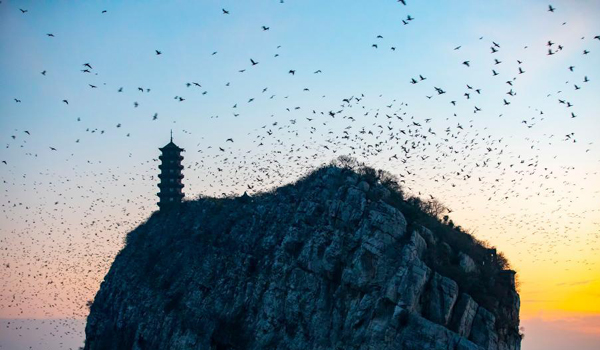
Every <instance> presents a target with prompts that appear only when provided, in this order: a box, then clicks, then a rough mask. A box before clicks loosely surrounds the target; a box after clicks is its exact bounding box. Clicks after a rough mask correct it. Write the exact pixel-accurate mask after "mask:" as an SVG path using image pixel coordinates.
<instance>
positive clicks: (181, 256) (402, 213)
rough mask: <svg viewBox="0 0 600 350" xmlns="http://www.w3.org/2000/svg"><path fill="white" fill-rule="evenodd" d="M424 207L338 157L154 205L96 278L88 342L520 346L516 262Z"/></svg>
mask: <svg viewBox="0 0 600 350" xmlns="http://www.w3.org/2000/svg"><path fill="white" fill-rule="evenodd" d="M431 209H432V208H431V203H428V202H423V201H421V200H419V199H416V198H404V197H403V194H402V191H401V188H400V186H398V185H397V182H395V181H394V179H393V178H392V177H390V176H389V175H388V174H386V173H384V172H378V171H374V170H373V169H369V168H364V167H357V166H356V165H352V166H351V165H348V164H347V163H344V164H338V165H337V166H328V167H324V168H321V169H319V170H317V171H315V172H313V173H311V174H309V175H308V176H306V177H305V178H303V179H301V180H299V181H298V182H296V183H295V184H292V185H288V186H285V187H281V188H279V189H276V190H274V191H272V192H270V193H263V194H260V195H256V196H253V197H247V196H244V197H239V198H227V199H216V198H201V199H198V200H195V201H189V202H185V203H183V204H182V205H181V206H180V207H179V208H177V209H175V210H171V211H167V212H157V213H155V214H154V215H152V216H151V217H150V219H149V220H148V221H147V222H146V223H144V224H142V225H140V226H139V227H138V228H136V229H135V230H134V231H132V232H131V233H130V234H129V235H128V237H127V244H126V246H125V248H124V249H123V250H122V251H121V252H120V253H119V255H118V256H117V257H116V259H115V261H114V263H113V265H112V267H111V269H110V271H109V273H108V274H107V276H106V278H105V280H104V282H103V283H102V285H101V288H100V290H99V292H98V294H97V295H96V298H95V300H94V302H93V304H92V306H91V310H90V315H89V317H88V322H87V326H86V343H85V349H89V350H97V349H216V350H225V349H405V350H409V349H415V350H417V349H418V350H423V349H448V350H450V349H452V350H482V349H487V350H496V349H497V350H515V349H520V343H521V335H520V334H519V296H518V294H517V292H516V290H515V282H514V277H515V276H514V272H513V271H510V270H507V269H506V268H507V263H506V261H505V260H504V259H503V258H502V256H501V255H499V254H496V252H495V250H494V249H491V248H489V247H485V246H483V245H482V244H480V242H478V241H477V240H475V239H474V238H473V237H471V236H470V235H468V234H467V233H465V232H463V230H462V229H460V227H456V226H454V225H453V224H452V223H451V222H450V221H448V220H447V218H443V219H441V220H439V219H438V218H436V217H435V216H434V215H435V214H439V213H436V212H435V211H432V210H431Z"/></svg>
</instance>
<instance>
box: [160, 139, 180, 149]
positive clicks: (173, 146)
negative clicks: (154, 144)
mask: <svg viewBox="0 0 600 350" xmlns="http://www.w3.org/2000/svg"><path fill="white" fill-rule="evenodd" d="M159 150H161V151H162V150H178V151H183V148H180V147H179V146H177V145H176V144H174V143H173V141H171V142H169V143H167V144H166V145H165V146H164V147H162V148H159Z"/></svg>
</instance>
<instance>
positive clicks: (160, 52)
mask: <svg viewBox="0 0 600 350" xmlns="http://www.w3.org/2000/svg"><path fill="white" fill-rule="evenodd" d="M154 52H156V55H157V56H158V55H162V51H158V50H154Z"/></svg>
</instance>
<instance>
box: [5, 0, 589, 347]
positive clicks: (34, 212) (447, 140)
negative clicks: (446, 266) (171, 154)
mask: <svg viewBox="0 0 600 350" xmlns="http://www.w3.org/2000/svg"><path fill="white" fill-rule="evenodd" d="M407 2H408V5H407V6H403V5H401V4H400V3H398V2H396V1H392V0H385V1H337V0H335V1H333V0H332V1H317V0H305V1H300V0H285V2H284V3H280V2H279V0H261V1H173V2H167V1H145V2H143V3H142V2H127V3H123V2H117V1H111V2H66V1H44V2H33V1H19V2H16V1H6V0H3V1H2V3H0V140H1V141H2V143H3V144H2V146H3V147H2V148H0V161H6V163H7V164H3V163H0V180H1V182H0V186H1V187H0V190H1V192H2V194H1V195H0V210H1V213H0V262H1V263H2V265H1V266H2V268H0V281H1V282H0V283H1V288H0V318H5V319H15V318H33V319H41V318H51V319H56V318H83V317H85V316H86V315H87V309H86V302H87V301H88V300H91V299H93V297H94V295H95V293H96V291H97V289H98V287H99V284H100V282H101V281H102V278H103V276H104V275H105V274H106V272H107V270H108V268H109V267H110V263H111V262H112V259H113V258H114V256H115V255H116V253H117V252H118V251H119V250H120V249H121V248H122V246H123V243H124V237H125V235H126V233H127V232H128V231H129V230H130V229H132V228H134V227H136V226H137V225H139V224H140V223H141V222H143V221H144V220H145V219H146V218H147V217H148V216H149V215H150V214H151V213H152V211H154V210H156V209H157V207H156V205H155V202H156V197H155V193H156V192H157V187H156V182H157V178H156V174H157V173H158V170H157V166H158V163H157V161H156V158H157V157H158V147H161V146H163V145H164V144H165V143H167V142H168V137H169V130H170V129H173V132H174V135H175V141H176V143H178V144H179V146H181V147H184V148H185V149H186V153H185V154H184V156H185V160H184V165H185V166H186V170H185V176H186V177H185V179H184V183H185V185H186V187H185V188H184V191H185V192H186V194H187V196H188V198H193V197H194V196H197V195H201V194H202V195H222V193H236V194H239V193H241V192H243V191H244V190H246V189H247V185H248V184H251V185H254V189H253V190H260V189H268V188H271V187H273V186H278V185H280V184H282V183H287V182H290V181H293V180H294V179H296V178H298V177H299V176H300V175H302V174H303V173H305V172H306V171H308V170H309V169H311V168H314V167H315V166H318V165H320V164H323V163H326V162H328V161H330V160H332V159H334V158H335V157H337V156H338V155H340V154H352V151H353V150H352V149H351V148H350V146H351V145H352V142H350V141H347V142H346V141H342V139H341V138H340V137H341V136H343V135H344V134H343V132H344V131H347V132H349V133H350V134H351V135H353V137H354V136H357V135H361V137H364V138H365V139H364V140H366V141H364V142H371V141H372V143H373V144H375V143H376V142H379V141H381V139H377V138H376V137H377V136H378V134H377V132H378V130H385V126H386V125H388V126H390V127H394V128H395V129H407V128H408V127H409V125H410V124H411V123H412V121H416V122H419V123H420V124H422V125H424V127H425V129H424V130H427V129H428V128H431V130H433V131H435V132H436V135H435V136H434V135H430V140H431V142H432V144H433V143H436V144H439V145H441V146H439V147H429V148H427V149H424V150H423V151H422V152H421V153H417V154H415V156H414V157H412V158H411V159H406V163H403V162H401V161H400V160H397V159H394V158H390V157H391V156H392V155H394V154H398V155H401V154H402V152H401V150H399V147H400V146H399V145H398V146H397V147H396V148H393V147H386V148H384V149H383V151H382V152H379V153H377V154H371V155H366V154H364V153H363V154H360V153H359V154H353V155H354V156H356V157H357V158H358V159H359V160H361V161H365V162H367V163H368V164H370V165H372V166H374V167H377V168H381V169H385V170H388V171H390V172H392V173H394V174H397V175H400V176H402V179H403V180H405V182H404V185H405V189H406V191H407V192H409V193H412V194H415V195H421V196H423V197H428V196H429V195H433V196H435V197H436V198H439V199H440V200H441V201H442V202H444V203H445V204H447V205H448V206H449V207H450V208H452V213H451V214H450V216H451V218H452V219H453V220H454V221H455V222H456V223H458V224H460V225H461V226H463V227H465V228H467V229H469V230H470V231H471V232H474V235H475V236H476V237H478V238H479V239H482V240H486V241H488V242H490V244H492V245H495V246H497V247H498V249H499V250H500V251H502V252H504V253H505V254H506V256H507V257H508V258H509V260H510V262H511V264H512V267H513V268H514V269H515V270H517V271H518V276H519V281H520V294H521V318H522V324H523V325H524V327H525V334H526V338H525V341H524V346H523V349H524V350H529V349H554V348H555V349H562V348H564V347H563V346H561V345H564V343H561V341H564V340H565V339H570V340H572V343H571V344H576V345H578V346H579V348H580V349H592V348H597V346H596V347H594V346H595V345H598V344H600V254H599V250H600V175H599V171H600V148H599V145H598V142H599V141H600V136H599V135H600V99H599V98H598V96H600V94H599V92H600V89H599V88H600V85H599V84H600V40H597V39H596V40H595V39H594V36H596V35H600V22H599V21H598V18H600V2H598V1H593V0H590V1H583V0H581V1H553V2H552V5H553V6H554V7H555V8H556V11H555V12H554V13H551V12H548V2H544V1H534V0H532V1H517V0H510V1H503V2H489V1H485V2H484V1H452V2H448V1H410V0H408V1H407ZM222 8H225V9H228V10H229V11H230V14H228V15H225V14H223V13H222V11H221V9H222ZM19 9H24V10H27V12H26V13H22V12H21V11H19ZM102 10H106V11H107V12H106V13H102ZM407 15H411V16H412V17H414V20H412V21H409V24H408V25H403V23H402V20H406V17H407ZM563 23H564V24H563ZM263 25H264V26H268V27H269V28H270V29H269V30H268V31H263V30H262V29H261V26H263ZM48 33H52V34H53V35H54V37H49V36H47V35H46V34H48ZM378 35H381V36H382V37H383V38H377V36H378ZM549 40H551V41H552V42H554V43H555V44H554V45H553V46H552V49H553V50H557V45H562V46H563V48H564V49H563V50H561V51H559V52H557V53H556V54H555V55H552V56H548V55H547V52H548V46H547V42H548V41H549ZM493 42H496V43H497V44H499V45H500V48H499V51H498V52H497V53H494V54H492V53H491V50H490V47H491V46H492V45H493ZM372 44H377V46H378V48H373V47H372ZM392 46H393V47H395V48H396V50H395V51H393V50H391V49H390V48H391V47H392ZM458 46H460V49H458V50H454V48H455V47H458ZM155 50H160V51H161V52H162V54H161V55H159V56H157V55H156V54H155ZM584 50H588V51H589V54H587V55H584V54H583V51H584ZM213 52H217V53H216V54H214V55H213ZM276 55H277V57H275V56H276ZM251 58H252V59H254V60H255V61H258V62H259V64H258V65H256V66H251V64H250V59H251ZM494 58H496V59H498V60H500V61H502V63H501V64H498V65H495V64H494ZM467 60H468V61H469V62H470V67H466V66H465V65H463V64H462V62H463V61H467ZM517 60H520V61H521V62H522V63H521V64H519V63H518V62H517ZM84 63H90V65H91V66H92V67H93V69H92V70H91V73H83V72H82V71H81V70H82V69H84V68H85V67H84V66H83V64H84ZM569 66H574V69H573V71H572V72H571V71H570V70H569ZM519 67H521V68H522V69H523V70H524V71H525V73H524V74H519V73H518V69H519ZM244 69H245V71H244V72H243V73H241V72H239V70H244ZM290 69H293V70H295V71H296V74H295V75H290V74H288V71H289V70H290ZM492 69H495V70H496V71H497V72H498V73H499V75H498V76H493V75H492ZM317 70H321V71H322V73H319V74H314V72H315V71H317ZM42 71H46V74H45V75H42V74H41V72H42ZM419 74H421V75H423V76H425V77H426V78H427V80H425V81H422V82H419V83H418V84H415V85H413V84H410V80H411V78H417V79H418V76H419ZM586 76H587V77H588V80H589V82H584V78H585V77H586ZM513 78H516V79H514V80H513ZM509 80H510V81H512V83H513V86H512V87H511V86H509V85H508V84H507V83H506V81H509ZM192 82H197V83H199V84H200V85H201V87H196V86H194V85H192V86H190V87H187V86H186V83H192ZM227 83H229V84H227ZM89 84H92V85H94V86H97V88H90V86H89ZM467 84H469V85H470V86H472V87H473V88H474V89H481V94H478V93H476V92H475V91H474V90H469V89H468V88H467V87H466V85H467ZM574 85H577V86H578V87H581V89H579V90H575V87H574ZM121 87H122V88H123V92H121V93H119V92H118V89H119V88H121ZM138 87H141V88H143V89H144V92H140V91H138V90H137V89H138ZM434 87H440V88H442V89H444V90H445V91H447V93H446V94H444V95H437V93H436V92H435V90H434ZM264 88H267V91H266V92H262V91H263V89H264ZM305 88H308V91H305V90H304V89H305ZM511 88H512V89H513V90H514V92H516V96H509V95H507V94H506V93H507V92H508V91H509V90H510V89H511ZM146 89H150V91H149V92H146ZM203 92H206V93H205V94H203ZM465 92H470V93H471V99H469V100H467V99H466V97H464V95H463V94H464V93H465ZM273 95H274V96H273ZM363 95H364V97H363V98H362V101H361V103H355V106H354V107H349V106H345V107H341V105H342V104H343V102H342V100H343V99H344V98H349V97H350V96H355V97H361V96H363ZM175 96H182V97H183V98H185V101H182V102H179V101H178V100H176V99H174V97H175ZM272 96H273V97H272ZM426 96H431V97H432V98H431V99H430V98H427V97H426ZM271 97H272V98H271ZM251 98H253V99H254V100H253V101H252V102H248V101H249V99H251ZM14 99H19V100H20V101H21V102H20V103H16V102H15V101H14ZM503 99H506V100H508V101H510V103H511V104H510V105H509V106H505V105H504V104H503ZM559 99H561V100H565V101H568V102H570V103H571V104H572V105H573V106H572V107H566V106H565V105H564V104H561V103H559ZM63 100H68V102H69V103H68V105H67V104H65V103H64V102H62V101H63ZM453 100H454V101H457V103H456V106H453V105H452V104H451V103H450V101H453ZM135 102H137V103H138V104H139V106H138V107H134V103H135ZM234 106H235V108H234ZM388 106H391V107H388ZM475 106H477V107H478V108H481V112H478V113H473V110H474V107H475ZM296 107H300V108H299V109H296ZM342 108H343V109H344V113H340V115H338V116H337V117H336V118H331V117H329V116H328V115H327V113H328V111H338V110H340V109H342ZM288 109H289V110H288ZM313 110H314V111H315V112H316V113H313ZM321 112H323V113H324V114H321ZM367 112H368V113H369V114H368V115H365V113H367ZM156 113H157V117H158V118H157V119H156V120H153V115H155V114H156ZM392 113H398V115H402V116H404V120H403V121H400V120H398V119H396V118H393V119H392V120H388V119H387V118H386V117H385V114H390V115H391V114H392ZM403 113H406V114H403ZM542 113H543V114H542ZM571 113H574V114H575V115H576V118H571ZM342 115H343V116H342ZM376 115H377V116H378V117H375V116H376ZM348 117H352V118H353V120H350V119H348ZM306 118H311V119H312V120H311V121H309V120H308V119H306ZM411 118H412V119H411ZM274 123H277V125H274ZM390 123H391V124H390ZM118 124H120V127H117V125H118ZM379 125H381V126H383V127H382V128H379ZM458 125H460V126H461V127H462V128H463V129H459V128H458ZM263 126H265V128H264V129H263ZM363 128H364V129H365V130H373V131H374V132H375V135H373V136H370V135H364V136H362V134H359V131H360V130H361V129H363ZM268 130H270V131H271V132H272V133H273V135H268V134H267V133H266V132H267V131H268ZM446 130H449V131H448V132H447V131H446ZM25 131H28V132H29V134H30V135H28V134H26V133H25ZM571 133H573V134H571ZM567 134H569V136H568V137H567V136H566V135H567ZM385 135H386V134H383V136H382V139H385V138H387V137H386V136H385ZM13 136H14V138H13ZM230 137H231V138H233V139H234V140H235V142H234V143H226V142H225V140H226V139H227V138H230ZM352 140H354V138H353V139H352ZM574 140H575V141H576V142H574ZM332 142H333V143H332ZM336 142H337V143H336ZM340 142H341V143H340ZM260 143H262V144H263V145H262V146H259V144H260ZM326 145H329V147H328V148H325V147H324V146H326ZM333 145H335V147H334V146H333ZM449 146H451V147H452V148H449ZM50 147H54V148H56V151H52V150H51V149H50ZM219 147H223V148H224V149H225V152H221V151H219ZM488 147H490V148H491V149H492V151H489V150H487V148H488ZM300 155H301V156H302V159H299V158H296V157H298V156H300ZM421 157H423V158H424V159H423V158H421ZM427 157H429V158H427ZM399 158H402V157H399ZM483 162H485V163H486V165H485V166H483ZM498 163H500V164H498ZM218 169H221V171H219V170H218ZM457 173H461V175H460V176H457V175H456V174H457ZM266 174H268V175H266ZM464 174H469V175H470V178H468V179H466V178H465V177H464ZM256 178H261V179H263V180H264V181H263V182H262V183H260V182H257V180H256ZM479 179H481V180H479ZM478 180H479V181H478ZM3 328H5V327H3ZM529 328H531V333H529ZM9 329H11V328H9ZM2 332H3V333H4V332H9V330H6V329H3V330H2ZM11 332H17V333H18V332H19V331H18V330H14V329H13V330H12V331H11ZM11 334H12V335H14V334H16V333H11ZM0 338H3V337H0ZM11 339H12V338H11ZM577 342H579V343H577ZM0 345H2V344H0ZM573 346H574V348H577V346H575V345H573Z"/></svg>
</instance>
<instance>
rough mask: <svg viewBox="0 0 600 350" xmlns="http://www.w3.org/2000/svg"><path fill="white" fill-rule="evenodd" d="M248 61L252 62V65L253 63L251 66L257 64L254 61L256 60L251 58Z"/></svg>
mask: <svg viewBox="0 0 600 350" xmlns="http://www.w3.org/2000/svg"><path fill="white" fill-rule="evenodd" d="M250 63H252V65H253V66H256V65H257V64H258V62H256V61H255V60H253V59H250Z"/></svg>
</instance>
